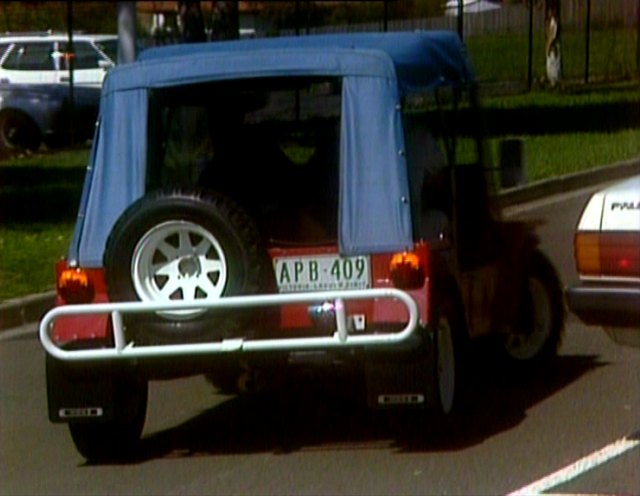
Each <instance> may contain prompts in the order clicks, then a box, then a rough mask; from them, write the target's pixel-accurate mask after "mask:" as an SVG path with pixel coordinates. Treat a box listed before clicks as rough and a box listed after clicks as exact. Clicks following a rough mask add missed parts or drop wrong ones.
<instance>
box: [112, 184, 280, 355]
mask: <svg viewBox="0 0 640 496" xmlns="http://www.w3.org/2000/svg"><path fill="white" fill-rule="evenodd" d="M104 267H105V271H106V280H107V285H108V295H109V298H110V300H111V301H135V300H139V301H145V302H166V301H171V300H174V301H175V300H178V301H195V300H200V299H202V300H211V299H217V298H220V297H223V296H231V295H246V294H255V293H259V292H263V291H265V290H268V289H269V288H271V287H272V286H273V285H272V283H271V282H270V281H272V280H273V274H272V271H271V270H270V263H269V258H268V255H267V252H266V249H264V248H263V246H262V243H261V240H260V236H259V234H258V229H257V227H256V225H255V223H254V222H253V221H252V220H251V218H250V217H249V216H248V215H247V214H246V213H245V212H244V211H243V210H242V208H241V207H240V206H239V205H237V204H236V203H235V202H234V201H233V200H231V199H230V198H228V197H226V196H224V195H221V194H218V193H213V192H209V191H205V190H186V189H171V190H163V191H158V192H154V193H151V194H149V195H147V196H144V197H142V198H141V199H139V200H138V201H136V202H134V203H133V204H132V205H131V206H130V207H129V208H128V209H127V210H125V212H124V213H123V214H122V216H121V217H120V218H119V219H118V221H117V222H116V224H115V225H114V227H113V229H112V231H111V233H110V235H109V238H108V240H107V244H106V248H105V254H104ZM258 313H259V312H247V311H246V310H242V311H237V310H236V311H234V310H214V311H206V310H204V309H197V310H182V311H167V312H158V313H156V314H148V313H145V314H129V315H127V316H125V317H126V322H125V325H126V329H127V333H128V335H129V336H130V337H132V338H133V339H134V340H135V341H136V342H137V343H142V344H159V343H184V342H198V341H210V340H217V339H222V338H230V337H243V336H244V337H246V336H247V335H248V334H249V333H251V332H252V331H253V330H255V327H256V325H257V322H258V321H259V317H258V316H257V314H258Z"/></svg>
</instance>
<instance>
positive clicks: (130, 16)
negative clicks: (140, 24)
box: [118, 2, 136, 64]
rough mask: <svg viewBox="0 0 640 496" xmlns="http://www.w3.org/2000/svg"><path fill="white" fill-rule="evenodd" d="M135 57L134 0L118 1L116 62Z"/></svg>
mask: <svg viewBox="0 0 640 496" xmlns="http://www.w3.org/2000/svg"><path fill="white" fill-rule="evenodd" d="M135 59H136V2H118V64H127V63H129V62H133V61H134V60H135Z"/></svg>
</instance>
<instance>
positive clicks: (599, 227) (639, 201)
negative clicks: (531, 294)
mask: <svg viewBox="0 0 640 496" xmlns="http://www.w3.org/2000/svg"><path fill="white" fill-rule="evenodd" d="M574 246H575V260H576V268H577V271H578V274H579V275H580V280H581V283H580V284H578V285H575V286H571V287H569V288H568V289H567V292H566V294H567V302H568V304H569V308H570V309H571V311H573V312H574V313H575V314H576V315H577V316H578V317H580V319H581V320H582V321H583V322H585V323H586V324H589V325H599V326H603V327H604V329H605V331H606V332H607V334H608V335H609V336H610V337H611V338H612V339H613V340H614V341H616V342H618V343H620V344H626V345H630V346H636V347H640V175H639V176H635V177H632V178H631V179H627V180H626V181H623V182H620V183H617V184H615V185H613V186H611V187H608V188H606V189H604V190H601V191H598V192H597V193H595V194H594V195H593V196H592V197H591V198H590V199H589V201H588V202H587V204H586V206H585V208H584V210H583V212H582V215H581V217H580V221H579V222H578V226H577V229H576V234H575V242H574Z"/></svg>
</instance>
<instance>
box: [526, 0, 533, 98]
mask: <svg viewBox="0 0 640 496" xmlns="http://www.w3.org/2000/svg"><path fill="white" fill-rule="evenodd" d="M528 64H529V65H528V67H527V84H528V85H529V91H531V87H532V86H533V0H529V60H528Z"/></svg>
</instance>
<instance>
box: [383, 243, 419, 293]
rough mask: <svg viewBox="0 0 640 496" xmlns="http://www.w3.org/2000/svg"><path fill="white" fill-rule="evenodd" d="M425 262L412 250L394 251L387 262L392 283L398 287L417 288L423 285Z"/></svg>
mask: <svg viewBox="0 0 640 496" xmlns="http://www.w3.org/2000/svg"><path fill="white" fill-rule="evenodd" d="M424 265H425V262H424V261H423V260H422V259H421V258H420V257H419V256H418V255H417V254H416V253H413V252H406V251H405V252H402V253H396V254H395V255H393V257H391V262H389V274H390V276H391V280H392V281H393V285H394V286H395V287H396V288H400V289H417V288H420V287H422V286H423V285H424V281H425V277H426V275H427V274H426V268H425V266H424Z"/></svg>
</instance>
